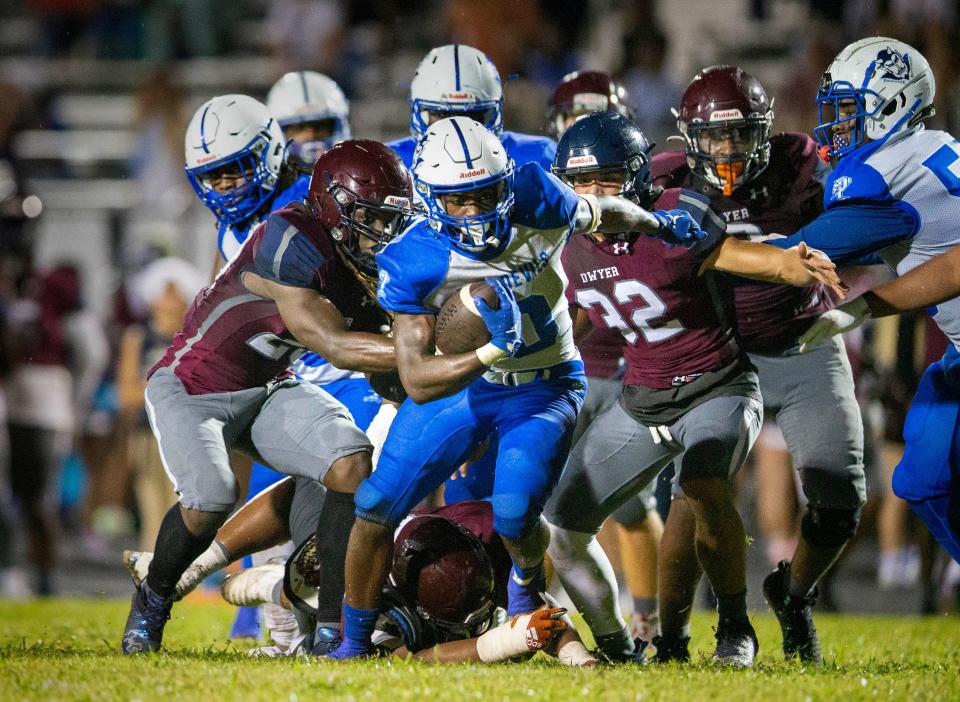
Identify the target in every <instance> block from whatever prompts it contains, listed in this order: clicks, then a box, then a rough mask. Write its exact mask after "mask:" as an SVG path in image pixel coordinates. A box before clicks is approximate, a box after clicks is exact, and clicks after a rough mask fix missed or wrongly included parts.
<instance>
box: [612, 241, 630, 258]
mask: <svg viewBox="0 0 960 702" xmlns="http://www.w3.org/2000/svg"><path fill="white" fill-rule="evenodd" d="M629 251H630V244H629V243H628V242H626V241H616V242H614V244H613V254H614V256H621V255H623V254H625V253H629Z"/></svg>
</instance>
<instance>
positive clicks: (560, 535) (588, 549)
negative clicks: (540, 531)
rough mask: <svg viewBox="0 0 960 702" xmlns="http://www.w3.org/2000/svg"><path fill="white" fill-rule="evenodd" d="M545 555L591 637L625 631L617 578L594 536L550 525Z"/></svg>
mask: <svg viewBox="0 0 960 702" xmlns="http://www.w3.org/2000/svg"><path fill="white" fill-rule="evenodd" d="M547 553H549V554H550V558H551V559H552V560H553V564H554V566H555V567H556V571H557V577H559V578H560V582H561V583H562V584H563V588H564V589H565V590H566V591H567V595H569V596H570V599H571V600H573V603H574V605H576V607H577V609H578V610H579V611H580V614H582V615H583V618H584V619H585V620H586V622H587V624H588V625H589V627H590V630H591V631H592V632H593V637H594V638H598V637H600V636H606V635H607V634H615V633H618V632H621V631H624V630H625V629H626V626H627V624H626V622H625V621H624V619H623V614H622V613H621V611H620V595H619V592H618V589H617V577H616V575H614V573H613V566H611V565H610V560H609V559H608V558H607V554H606V553H604V552H603V549H602V548H601V547H600V544H599V542H598V541H597V537H596V536H595V535H593V534H586V533H584V532H580V531H569V530H567V529H561V528H559V527H555V526H553V525H552V524H551V525H550V548H549V550H548V551H547Z"/></svg>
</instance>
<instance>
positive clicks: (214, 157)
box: [197, 154, 220, 165]
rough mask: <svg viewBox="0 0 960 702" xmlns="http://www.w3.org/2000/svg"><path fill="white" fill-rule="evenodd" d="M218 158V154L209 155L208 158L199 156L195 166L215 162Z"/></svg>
mask: <svg viewBox="0 0 960 702" xmlns="http://www.w3.org/2000/svg"><path fill="white" fill-rule="evenodd" d="M218 158H220V156H219V155H218V154H210V155H209V156H201V157H200V158H198V159H197V164H198V165H202V164H204V163H210V162H211V161H216V160H217V159H218Z"/></svg>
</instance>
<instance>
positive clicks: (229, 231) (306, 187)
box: [217, 173, 310, 262]
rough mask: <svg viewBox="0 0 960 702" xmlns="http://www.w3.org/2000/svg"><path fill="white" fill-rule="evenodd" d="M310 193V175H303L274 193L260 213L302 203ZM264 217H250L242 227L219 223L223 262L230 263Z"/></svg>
mask: <svg viewBox="0 0 960 702" xmlns="http://www.w3.org/2000/svg"><path fill="white" fill-rule="evenodd" d="M309 191H310V174H309V173H303V174H301V175H300V176H298V177H297V179H296V180H295V181H293V183H292V184H291V185H290V187H288V188H287V189H286V190H283V191H280V192H275V193H274V196H273V197H272V198H271V199H270V200H268V201H267V202H266V203H264V206H263V207H261V208H260V210H259V211H260V212H264V213H266V214H269V213H270V212H272V211H273V210H279V209H281V208H283V207H286V206H287V205H289V204H290V203H291V202H294V201H298V202H302V201H303V200H304V199H305V198H306V197H307V193H308V192H309ZM263 219H264V217H251V218H250V219H248V220H246V221H244V222H243V226H242V227H233V226H231V225H229V224H225V223H221V224H220V228H219V230H218V231H217V247H218V248H219V249H220V255H221V256H223V260H224V261H227V262H230V261H232V260H233V257H234V256H236V255H237V252H238V251H239V250H240V247H241V246H242V245H243V242H245V241H246V240H247V237H248V236H250V234H251V232H253V230H254V229H256V228H257V225H258V224H260V222H262V221H263Z"/></svg>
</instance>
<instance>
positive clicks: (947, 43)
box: [0, 0, 960, 613]
mask: <svg viewBox="0 0 960 702" xmlns="http://www.w3.org/2000/svg"><path fill="white" fill-rule="evenodd" d="M958 5H960V3H958V2H954V1H952V0H887V1H871V0H846V1H843V0H709V1H708V2H705V1H704V0H671V2H658V1H657V0H483V1H482V2H481V1H478V0H139V1H138V0H0V326H2V329H0V376H2V379H3V385H2V388H3V391H2V393H0V401H2V406H0V415H2V419H0V427H3V426H5V428H6V430H5V431H0V444H2V456H3V459H2V461H3V471H4V474H5V479H4V480H2V481H0V598H12V597H26V596H31V595H34V594H43V595H49V594H58V593H63V594H77V593H83V594H92V593H94V592H108V593H110V594H115V593H125V592H127V591H128V589H129V586H128V585H127V583H126V582H125V581H124V576H123V572H122V569H121V568H120V567H119V553H120V548H122V547H124V546H134V545H136V544H137V543H138V542H139V543H140V545H141V546H143V547H145V548H148V549H150V548H152V539H153V535H154V533H155V528H156V522H157V519H159V515H162V514H163V511H164V510H165V509H166V506H167V505H168V504H169V503H171V502H172V501H173V500H174V499H175V497H174V495H173V494H172V491H171V488H170V485H169V483H167V482H166V480H165V478H164V476H163V474H162V471H161V470H160V467H159V466H157V465H156V458H155V452H152V451H150V450H149V444H150V442H151V441H152V437H151V436H150V435H149V430H148V429H147V428H146V423H145V421H144V417H143V402H142V385H141V381H142V370H143V366H144V364H145V362H146V360H147V359H149V358H151V353H154V352H155V351H156V348H153V347H158V348H161V350H162V348H163V347H165V343H166V342H164V341H163V339H165V338H167V339H168V338H169V336H170V335H171V334H172V332H173V331H175V330H176V328H177V326H178V323H179V319H180V317H181V316H182V314H183V312H184V310H185V309H186V306H187V304H188V303H189V302H190V301H191V300H192V298H193V295H194V294H195V292H196V291H197V289H199V287H200V286H201V285H202V284H203V283H204V282H205V280H206V275H207V273H206V272H208V271H209V270H210V266H211V264H212V261H213V253H214V237H215V227H214V219H213V215H212V214H210V213H209V212H208V211H207V210H205V209H203V207H202V206H201V205H200V203H199V202H198V200H197V199H196V197H195V196H194V194H193V192H192V191H191V189H190V187H189V184H188V183H187V180H186V178H185V177H184V174H183V133H184V130H185V128H186V125H187V121H188V120H189V118H190V115H191V114H192V113H193V111H194V110H195V109H196V108H197V107H198V106H199V105H200V104H201V103H202V102H203V101H205V100H206V99H208V98H210V97H212V96H214V95H217V94H223V93H231V92H239V93H246V94H249V95H252V96H254V97H256V98H258V99H263V98H264V96H265V94H266V92H267V90H268V88H269V87H270V85H271V84H272V83H273V82H274V81H275V80H276V79H277V78H279V77H280V76H281V75H282V74H283V73H285V72H287V71H290V70H299V69H313V70H317V71H320V72H323V73H325V74H327V75H329V76H331V77H332V78H334V79H335V80H336V81H337V82H338V83H339V84H340V85H341V86H342V87H343V89H344V91H345V92H346V93H347V95H348V97H349V98H350V101H351V105H350V120H351V123H352V128H353V133H354V135H356V136H362V137H367V138H374V139H381V140H386V139H391V138H396V137H400V136H404V135H406V134H407V133H408V120H409V111H408V105H407V101H406V93H407V88H408V85H409V81H410V79H411V77H412V75H413V72H414V69H415V67H416V65H417V63H418V62H419V60H420V59H421V58H422V56H423V55H424V54H425V53H426V52H427V51H428V50H429V49H430V48H432V47H434V46H438V45H441V44H446V43H451V42H459V43H465V44H470V45H472V46H475V47H477V48H479V49H481V50H482V51H484V52H486V53H487V54H488V55H489V56H490V57H491V59H492V60H493V61H494V63H495V64H496V66H497V67H498V69H499V71H500V74H501V76H502V78H503V80H504V84H505V99H506V117H505V121H506V123H507V124H508V125H509V128H510V129H512V130H515V131H522V132H531V133H545V131H546V108H547V99H548V96H549V94H550V92H551V90H552V88H553V87H554V86H555V85H556V84H557V83H558V82H559V81H560V79H561V77H562V76H564V75H565V74H566V73H568V72H570V71H572V70H576V69H581V68H589V69H600V70H606V71H608V72H610V73H611V74H613V75H614V76H616V77H617V78H618V79H619V80H620V81H621V82H622V83H623V84H624V85H625V87H626V89H627V91H628V92H629V95H630V97H631V101H632V103H633V106H634V108H635V110H636V112H637V121H638V123H639V124H640V126H641V127H642V128H643V129H644V130H645V131H646V132H647V134H648V136H649V137H650V138H651V140H653V141H655V142H657V144H658V146H657V148H658V149H660V150H663V149H670V148H682V147H681V146H680V145H679V144H678V143H676V142H672V141H670V140H669V137H670V135H671V134H673V133H675V122H674V118H673V117H672V115H671V113H670V108H671V107H675V106H677V104H678V102H679V96H680V93H681V92H682V90H683V87H684V86H685V85H686V83H687V82H688V81H689V80H690V79H691V78H692V77H693V75H694V74H695V73H696V72H697V70H699V69H700V68H702V67H704V66H707V65H710V64H716V63H735V64H739V65H740V66H742V67H743V68H745V69H746V70H748V71H750V72H751V73H753V74H754V75H755V76H756V77H758V78H759V79H760V80H761V81H762V82H763V83H764V84H765V86H766V89H767V92H768V93H769V94H770V95H772V96H775V98H776V102H775V105H774V109H775V113H776V123H775V128H776V129H777V130H778V131H803V132H807V133H810V132H811V131H812V128H813V127H814V126H815V125H816V123H817V111H816V104H815V100H814V97H815V94H816V89H817V85H818V81H819V77H820V73H821V72H822V71H823V69H824V68H825V67H826V66H827V64H828V63H829V62H830V60H831V59H832V57H833V56H834V55H835V54H836V53H837V51H838V50H839V49H840V48H842V47H843V46H844V45H845V44H846V43H848V42H849V41H852V40H854V39H857V38H860V37H863V36H867V35H871V34H885V35H890V36H895V37H897V38H899V39H901V40H904V41H906V42H908V43H911V44H913V45H914V46H916V47H917V48H919V49H920V50H921V51H923V53H924V54H925V56H926V57H927V59H928V60H929V62H930V64H931V65H932V67H933V69H934V73H935V75H936V79H937V87H938V90H937V116H936V117H935V118H934V120H933V122H932V126H934V127H936V128H944V129H948V130H949V131H951V132H953V133H955V134H956V133H958V132H960V81H958V79H957V78H958V75H960V73H958V70H957V69H958V66H957V62H958V58H957V57H958V55H960V54H958V52H956V51H952V50H951V47H952V46H955V45H956V39H957V34H958V31H957V30H958V26H957V20H958V14H960V7H958ZM871 275H874V274H871ZM944 344H945V340H944V339H943V338H942V336H940V335H939V332H937V331H936V329H935V328H934V327H933V325H932V324H930V323H928V320H927V319H926V318H925V317H924V316H923V315H918V316H910V317H901V318H891V319H888V320H884V324H882V325H875V326H873V327H870V328H868V329H867V330H866V331H865V332H864V333H861V334H859V335H858V336H857V337H856V338H852V339H848V346H849V349H850V353H851V357H852V358H853V360H854V362H855V368H856V369H857V372H858V374H859V378H858V387H859V390H860V396H861V400H862V403H863V407H864V416H865V419H866V421H867V424H868V427H867V433H868V456H867V462H868V476H869V481H870V488H869V494H870V502H869V504H868V506H867V508H866V510H865V518H864V520H863V523H862V526H861V529H860V536H859V537H858V541H857V542H856V543H855V544H854V545H853V547H852V548H851V549H850V553H849V555H848V557H847V558H846V560H845V561H844V562H843V563H841V565H840V567H839V568H837V569H836V573H837V575H836V576H835V578H834V580H835V581H837V582H839V583H840V584H841V585H836V583H834V584H832V585H831V583H827V585H826V590H827V592H826V593H825V597H824V598H822V600H821V602H822V605H824V606H827V607H831V606H833V607H839V608H840V609H843V610H860V611H862V610H864V609H873V610H889V611H901V612H916V613H920V612H926V613H932V612H936V611H946V610H951V609H952V610H955V609H956V607H957V598H958V593H960V589H958V586H957V583H956V580H957V577H956V574H955V573H950V572H948V570H949V569H948V568H947V566H946V559H944V558H943V557H942V555H940V554H938V552H937V549H936V548H935V546H934V545H933V544H932V542H931V540H930V539H928V537H927V535H926V534H925V532H924V530H923V529H922V527H921V526H920V525H919V523H914V520H913V518H912V517H911V516H910V514H909V511H908V509H907V508H906V505H905V503H902V502H900V501H899V500H897V499H896V498H894V497H893V496H891V495H890V494H889V482H890V479H889V477H890V473H891V471H892V468H893V466H894V465H896V462H897V460H898V459H899V455H900V452H901V448H902V447H901V442H900V431H901V428H902V425H903V416H904V413H905V411H906V408H907V404H908V403H909V399H910V398H911V396H912V394H913V390H914V386H915V383H916V380H917V370H918V369H921V368H923V367H924V366H925V365H926V364H927V363H928V362H929V361H930V360H932V359H934V358H936V357H939V354H940V353H941V352H942V349H943V347H944ZM147 367H149V366H147ZM824 411H829V408H825V409H824ZM41 467H43V468H41ZM741 482H742V485H741V490H740V494H741V500H742V509H743V512H744V514H745V517H746V518H747V520H748V523H749V524H751V525H752V526H751V527H750V533H751V534H752V537H753V542H752V546H751V549H750V551H751V561H752V564H753V567H754V568H756V569H765V568H766V567H767V564H768V563H776V561H777V560H779V559H780V558H781V557H786V555H788V554H789V553H791V552H792V550H793V545H794V544H795V539H796V537H797V533H798V525H799V519H798V515H799V513H800V512H799V505H798V500H799V499H801V498H799V497H798V495H799V491H798V490H797V487H796V484H795V481H794V474H793V471H792V470H791V469H790V466H789V456H788V455H787V454H786V452H785V450H784V448H783V442H782V439H781V438H780V437H778V436H777V435H776V431H775V430H767V431H765V432H764V434H763V436H762V437H761V440H760V442H759V443H758V446H757V449H756V450H755V451H754V452H753V457H752V465H751V466H750V467H749V468H748V469H747V470H745V471H744V475H743V479H742V481H741ZM754 582H758V581H755V580H751V583H754ZM851 584H852V585H851ZM847 585H849V587H848V586H847ZM754 589H758V588H754Z"/></svg>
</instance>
